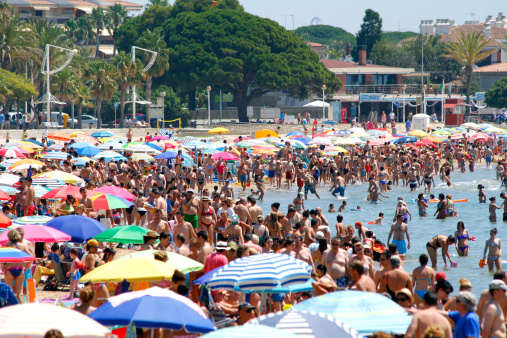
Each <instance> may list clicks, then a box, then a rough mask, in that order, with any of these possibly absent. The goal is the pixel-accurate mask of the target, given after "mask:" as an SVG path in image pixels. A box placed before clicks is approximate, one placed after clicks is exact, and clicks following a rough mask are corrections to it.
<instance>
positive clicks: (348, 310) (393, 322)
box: [291, 290, 412, 336]
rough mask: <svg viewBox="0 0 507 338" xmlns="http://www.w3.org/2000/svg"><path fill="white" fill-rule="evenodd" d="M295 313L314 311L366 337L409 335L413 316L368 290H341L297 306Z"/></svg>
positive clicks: (295, 306)
mask: <svg viewBox="0 0 507 338" xmlns="http://www.w3.org/2000/svg"><path fill="white" fill-rule="evenodd" d="M291 309H292V310H294V311H310V312H312V311H314V312H320V313H323V314H326V315H330V316H333V317H335V318H338V319H340V320H341V321H342V322H343V323H345V324H347V325H348V326H350V327H351V328H353V329H355V330H357V331H358V332H359V333H360V334H362V335H365V336H366V335H372V334H373V333H374V332H377V331H382V332H388V333H393V334H405V332H407V329H408V326H409V325H410V322H411V321H412V317H411V316H409V315H408V312H407V311H405V309H403V308H402V307H401V306H399V305H398V304H396V303H395V302H393V301H392V300H390V299H389V298H386V297H385V296H383V295H381V294H378V293H372V292H364V291H349V290H347V291H337V292H332V293H327V294H325V295H322V296H318V297H314V298H311V299H308V300H305V301H302V302H301V303H298V304H296V305H294V306H293V307H292V308H291Z"/></svg>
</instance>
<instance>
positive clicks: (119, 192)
mask: <svg viewBox="0 0 507 338" xmlns="http://www.w3.org/2000/svg"><path fill="white" fill-rule="evenodd" d="M93 193H98V194H108V195H114V196H118V197H122V198H124V199H126V200H127V201H130V202H133V201H134V200H135V199H136V196H135V195H134V194H132V193H131V192H130V191H128V190H127V189H123V188H121V187H117V186H114V185H105V186H103V187H100V188H97V189H94V190H93Z"/></svg>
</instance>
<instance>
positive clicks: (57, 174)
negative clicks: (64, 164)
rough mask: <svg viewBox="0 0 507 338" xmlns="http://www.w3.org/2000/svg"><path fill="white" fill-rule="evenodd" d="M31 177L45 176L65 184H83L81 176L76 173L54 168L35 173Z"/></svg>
mask: <svg viewBox="0 0 507 338" xmlns="http://www.w3.org/2000/svg"><path fill="white" fill-rule="evenodd" d="M33 177H45V178H54V179H55V180H58V181H60V182H64V183H67V184H78V185H79V184H84V180H83V179H82V178H79V177H77V176H76V175H72V174H69V173H67V172H65V171H60V170H55V171H48V172H45V173H42V174H39V175H35V176H33Z"/></svg>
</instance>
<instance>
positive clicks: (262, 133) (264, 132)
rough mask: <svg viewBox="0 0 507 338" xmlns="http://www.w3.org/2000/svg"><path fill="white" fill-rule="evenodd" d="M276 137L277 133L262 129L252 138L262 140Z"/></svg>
mask: <svg viewBox="0 0 507 338" xmlns="http://www.w3.org/2000/svg"><path fill="white" fill-rule="evenodd" d="M270 136H274V137H278V133H277V132H276V131H274V130H268V129H262V130H259V131H257V132H256V133H255V136H254V138H264V137H270Z"/></svg>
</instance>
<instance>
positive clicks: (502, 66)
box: [473, 62, 507, 73]
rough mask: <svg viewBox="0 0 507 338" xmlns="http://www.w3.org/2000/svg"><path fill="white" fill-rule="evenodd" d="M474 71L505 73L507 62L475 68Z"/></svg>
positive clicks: (506, 71)
mask: <svg viewBox="0 0 507 338" xmlns="http://www.w3.org/2000/svg"><path fill="white" fill-rule="evenodd" d="M473 72H474V73H507V62H502V63H495V64H493V65H489V66H484V67H479V68H475V69H474V70H473Z"/></svg>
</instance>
